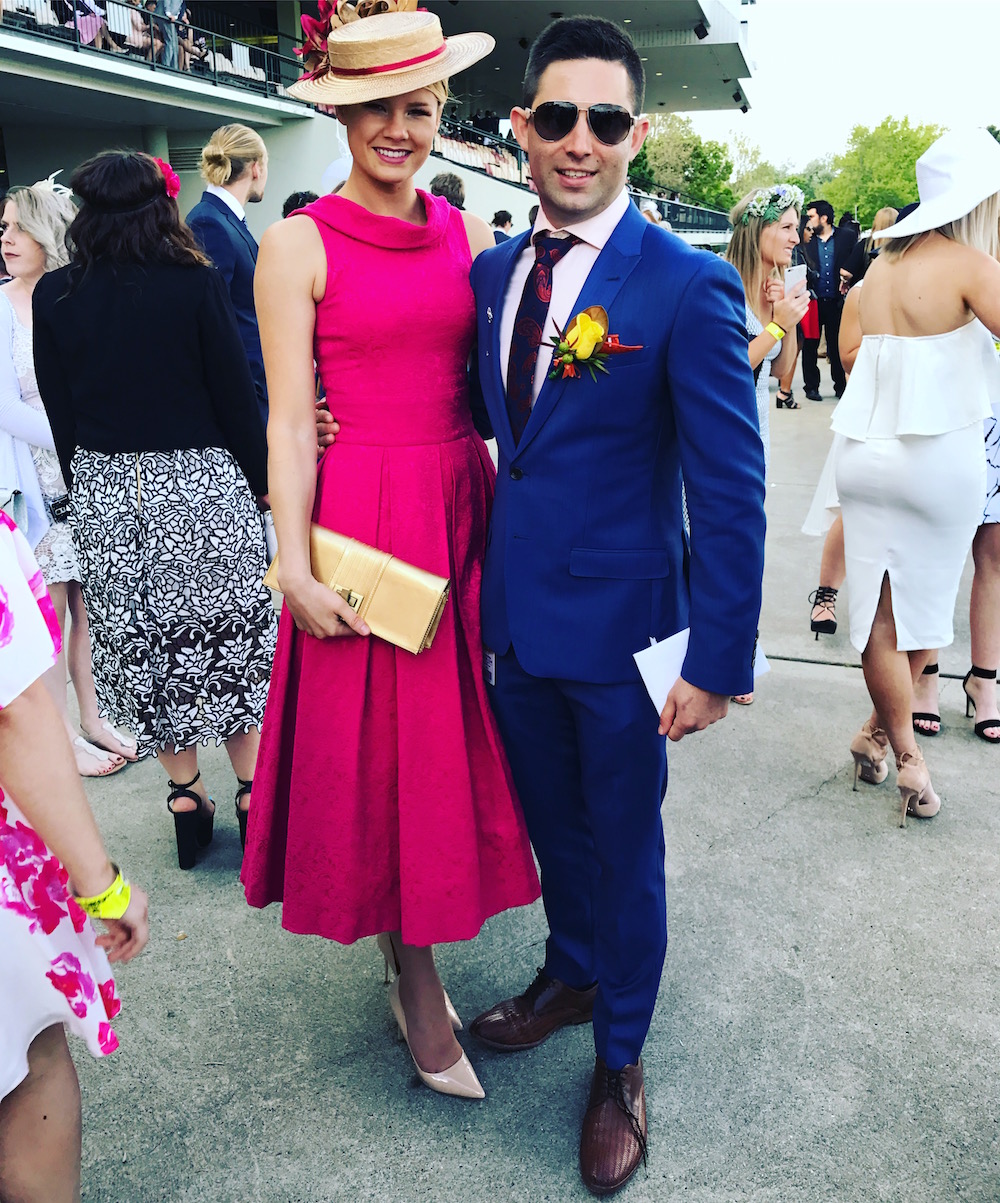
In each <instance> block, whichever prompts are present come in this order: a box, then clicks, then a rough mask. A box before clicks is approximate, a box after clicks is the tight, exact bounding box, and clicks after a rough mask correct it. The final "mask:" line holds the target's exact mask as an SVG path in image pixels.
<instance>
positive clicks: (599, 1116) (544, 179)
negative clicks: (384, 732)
mask: <svg viewBox="0 0 1000 1203" xmlns="http://www.w3.org/2000/svg"><path fill="white" fill-rule="evenodd" d="M644 84H645V80H644V75H643V68H642V63H641V61H640V58H639V55H638V54H637V52H636V50H635V48H634V46H633V45H632V43H631V41H630V40H629V38H628V35H627V34H626V33H625V32H624V30H622V29H621V28H619V27H618V26H617V25H614V24H613V23H611V22H610V21H606V20H602V19H599V18H594V17H571V18H565V19H561V20H557V21H555V22H553V24H551V25H550V26H548V28H547V29H545V30H544V31H543V32H542V33H541V34H540V35H539V37H538V38H537V39H536V41H535V43H534V45H533V46H532V48H531V51H530V54H529V58H528V67H527V72H526V74H525V79H524V88H523V107H521V108H516V109H514V111H513V112H512V113H511V125H512V128H513V131H514V134H515V136H516V137H517V139H518V141H519V143H520V144H521V146H522V147H523V148H524V149H525V150H526V151H527V153H528V158H529V162H530V165H531V176H532V179H533V180H534V181H535V184H536V186H537V188H538V196H539V202H540V206H541V208H540V211H539V214H538V218H537V221H536V222H535V226H534V229H533V231H530V232H526V233H524V234H521V235H518V236H515V237H513V238H511V239H509V240H508V241H506V242H503V243H501V244H500V245H499V246H497V247H495V248H493V249H491V250H487V251H484V252H483V253H482V254H481V255H479V257H478V258H477V259H476V260H475V263H474V264H473V268H472V285H473V289H474V291H475V296H476V316H477V328H478V344H479V354H478V369H479V378H480V381H481V386H482V391H483V400H484V402H485V406H486V410H487V413H488V416H489V420H490V423H491V425H492V429H493V431H494V432H495V434H496V439H497V448H498V453H499V471H498V478H497V491H496V500H495V504H494V508H493V516H492V521H491V528H490V532H489V536H488V541H487V542H488V545H487V550H486V560H485V564H484V568H483V583H482V614H483V640H484V643H485V645H486V649H487V651H486V653H485V673H486V679H487V684H488V691H489V695H490V700H491V702H492V704H493V707H494V711H495V713H496V715H497V720H498V723H499V726H500V731H501V734H502V736H503V740H504V745H505V747H506V750H507V754H508V757H509V759H510V765H511V769H512V771H513V774H514V780H515V782H516V784H517V789H518V793H519V795H520V798H521V801H522V804H523V806H524V813H525V817H526V819H527V823H528V830H529V833H530V835H531V840H532V844H533V845H534V849H535V852H536V854H537V856H538V861H539V864H540V865H541V870H542V894H543V900H544V903H545V913H546V918H547V920H548V925H549V937H548V940H547V942H546V949H545V963H544V966H543V968H542V969H541V970H540V972H539V974H538V976H537V977H536V978H535V980H534V982H533V983H532V984H531V985H530V986H529V987H528V989H527V990H526V991H525V992H524V993H523V994H519V995H517V996H515V997H513V998H509V999H506V1000H504V1001H503V1002H501V1003H499V1004H497V1005H496V1006H495V1007H493V1008H492V1009H490V1010H489V1011H487V1012H485V1013H484V1014H483V1015H480V1016H479V1017H478V1018H477V1019H476V1020H475V1022H474V1023H473V1025H472V1032H473V1033H474V1034H475V1035H476V1036H477V1037H478V1038H479V1039H481V1040H482V1041H484V1042H485V1043H486V1044H488V1045H489V1046H490V1047H492V1048H496V1049H500V1050H504V1051H517V1050H521V1049H529V1048H534V1047H535V1046H537V1045H538V1044H541V1043H542V1041H543V1040H545V1039H547V1038H548V1037H549V1036H550V1035H551V1034H552V1033H553V1032H554V1031H556V1029H558V1028H561V1027H563V1026H565V1025H567V1024H579V1023H587V1024H590V1023H592V1024H593V1032H594V1044H595V1051H596V1054H597V1059H596V1063H595V1068H594V1075H593V1080H592V1085H591V1092H590V1097H589V1101H588V1103H587V1109H586V1114H585V1117H584V1121H583V1130H582V1134H581V1139H580V1169H581V1174H582V1177H583V1180H584V1182H585V1183H586V1185H587V1186H588V1187H589V1188H590V1189H591V1190H592V1191H594V1192H595V1193H597V1194H606V1193H609V1192H610V1191H613V1190H616V1189H618V1187H620V1186H621V1185H623V1184H624V1182H625V1181H627V1180H628V1178H629V1177H630V1176H631V1174H632V1173H633V1172H634V1170H635V1169H636V1167H637V1166H638V1165H639V1164H640V1162H641V1161H643V1160H644V1158H645V1155H646V1109H645V1093H644V1084H643V1066H642V1062H641V1059H640V1053H641V1050H642V1046H643V1042H644V1041H645V1038H646V1034H647V1031H648V1029H649V1024H650V1020H651V1018H652V1015H653V1008H654V1006H655V1003H656V996H657V990H658V988H659V983H660V975H661V972H662V968H663V961H664V955H665V952H666V943H667V913H666V895H665V872H664V836H663V824H662V820H661V816H660V806H661V803H662V801H663V797H664V792H665V790H666V778H667V763H666V745H665V743H664V738H663V737H664V735H668V736H669V738H670V739H671V740H673V741H677V740H680V739H681V738H683V737H684V736H685V735H687V734H689V733H691V732H694V731H700V730H702V729H704V728H705V727H707V726H709V724H711V723H714V722H716V721H718V720H719V719H721V718H723V717H724V716H725V714H726V710H727V705H728V701H729V698H730V696H731V695H733V694H739V693H745V692H747V691H748V690H749V689H751V688H752V682H753V647H754V635H755V632H756V629H757V618H758V613H759V610H760V598H761V575H762V571H763V547H764V510H763V501H764V455H763V447H762V444H761V439H760V431H759V427H758V420H757V409H756V403H755V398H754V383H753V375H752V373H751V371H750V363H749V360H748V359H747V335H746V312H745V302H744V296H743V288H742V285H741V283H740V280H739V277H738V276H737V274H736V272H735V271H734V270H733V268H732V267H730V265H729V264H727V263H724V262H723V261H722V260H720V259H718V258H717V257H716V256H714V255H706V254H704V253H703V252H701V251H697V250H694V249H692V248H690V247H688V246H687V244H686V243H684V242H683V241H682V240H681V239H679V238H674V237H673V236H672V235H670V234H668V233H666V232H665V231H664V230H662V229H660V228H659V227H657V226H655V225H651V224H650V223H649V222H647V221H645V220H644V219H643V217H642V216H641V215H640V213H639V211H638V210H637V209H636V207H635V205H634V204H633V203H632V202H631V200H630V199H629V195H628V191H627V188H626V174H627V170H628V165H629V163H630V162H631V160H632V159H633V158H634V157H635V156H636V155H637V154H638V153H639V150H640V149H641V147H642V143H643V140H644V138H645V136H646V133H647V132H648V129H649V120H648V118H645V117H642V116H640V115H639V114H641V112H642V101H643V91H644ZM598 306H599V307H600V311H598V310H597V308H596V307H598ZM590 307H594V308H592V309H591V308H590ZM588 309H589V310H590V313H591V314H594V313H599V315H600V313H603V314H604V315H606V321H607V329H606V331H605V333H606V334H607V335H609V336H610V335H616V336H617V337H618V339H619V340H620V343H621V344H622V345H623V346H627V350H626V351H624V352H623V353H620V354H608V355H607V358H606V361H605V362H604V364H603V367H604V368H605V369H606V371H604V372H602V371H595V372H594V373H593V377H592V375H591V373H590V371H589V370H588V369H587V366H586V363H585V362H583V363H580V364H579V365H575V364H573V363H572V362H568V361H567V358H566V356H567V350H566V348H565V347H564V348H563V349H562V351H561V353H560V352H557V354H561V358H560V359H559V360H558V361H557V362H555V364H553V359H552V354H553V347H552V343H551V342H550V335H551V334H552V333H553V332H554V331H555V329H556V327H557V326H558V328H559V329H560V330H561V331H563V332H564V333H565V332H567V331H568V330H569V329H570V325H571V323H572V322H574V320H575V317H576V315H578V314H581V313H582V311H584V310H588ZM602 320H603V319H602ZM579 328H580V329H581V330H582V329H584V327H583V326H582V324H581V325H580V327H579ZM557 341H558V339H557ZM576 345H577V346H578V348H579V350H580V354H581V357H582V356H583V355H584V354H585V353H587V354H589V352H590V347H589V346H587V347H584V345H583V343H582V342H578V343H577V344H576ZM597 345H598V346H599V345H600V342H599V341H598V344H597ZM569 358H570V359H572V356H569ZM567 366H568V367H569V368H571V369H573V370H572V371H567V370H566V368H567ZM682 476H683V480H684V484H685V486H686V493H687V506H688V511H689V514H690V537H689V538H688V536H687V535H686V534H685V529H684V520H683V512H682V499H681V479H682ZM685 628H687V629H688V630H689V640H688V644H687V652H686V656H685V658H684V662H683V667H682V671H681V676H680V678H679V679H678V680H677V682H676V683H675V684H674V686H673V687H672V689H671V690H670V693H669V696H668V698H667V702H666V705H665V706H664V708H663V711H662V713H661V715H660V718H659V729H658V728H657V715H656V713H655V710H654V709H653V707H652V706H651V704H650V701H649V697H648V696H647V694H646V691H645V688H644V686H643V683H642V680H641V679H640V676H639V673H638V670H637V668H636V665H635V662H634V660H633V653H635V652H638V651H641V650H642V649H643V648H648V647H649V646H650V643H651V642H652V641H654V640H663V639H666V638H667V637H668V636H670V635H673V634H675V633H678V632H681V631H683V630H684V629H685ZM732 769H733V774H734V777H733V779H734V781H735V780H738V777H739V768H738V766H735V765H734V766H732ZM719 771H720V773H721V774H722V775H723V776H725V773H726V768H725V766H724V765H720V766H719Z"/></svg>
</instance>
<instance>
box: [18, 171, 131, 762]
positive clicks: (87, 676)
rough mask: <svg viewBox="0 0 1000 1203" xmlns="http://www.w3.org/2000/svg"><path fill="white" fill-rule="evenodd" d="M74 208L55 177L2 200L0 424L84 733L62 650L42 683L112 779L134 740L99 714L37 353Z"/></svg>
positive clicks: (77, 743) (79, 758) (82, 752)
mask: <svg viewBox="0 0 1000 1203" xmlns="http://www.w3.org/2000/svg"><path fill="white" fill-rule="evenodd" d="M75 215H76V210H75V208H74V207H73V203H72V201H71V200H70V191H69V189H68V188H63V187H61V186H60V185H58V184H53V182H52V180H51V179H48V180H44V181H42V182H41V183H38V184H32V185H31V187H28V188H23V187H15V188H11V190H10V191H9V192H8V193H7V196H6V198H5V199H4V201H3V202H2V203H0V251H2V253H3V256H4V262H5V263H6V264H7V270H8V271H9V272H10V274H11V276H12V277H13V279H12V280H11V281H10V283H8V284H5V285H4V286H3V287H2V288H0V432H3V434H5V435H6V436H9V437H11V438H12V439H13V440H14V443H15V445H16V446H17V447H18V448H19V450H20V452H22V454H20V455H19V456H18V463H19V465H20V466H21V470H22V475H21V479H19V481H18V482H17V483H18V484H19V485H20V487H21V489H22V490H23V491H24V492H26V493H27V494H28V495H29V496H31V495H38V494H40V497H39V498H38V499H39V501H40V502H41V503H42V504H43V505H44V509H45V523H44V524H45V525H46V526H47V529H46V530H45V533H44V534H43V536H42V537H41V539H40V540H39V541H38V542H37V543H35V546H34V554H35V558H36V559H37V560H38V563H39V565H40V566H41V569H42V574H43V576H44V577H45V584H46V586H47V587H48V589H49V591H50V593H51V595H52V600H53V604H54V605H55V608H56V615H57V616H58V619H59V624H60V626H61V627H62V628H63V629H64V630H65V629H66V619H67V612H68V615H69V618H70V621H71V626H70V629H69V636H68V638H67V641H66V644H67V652H68V659H69V673H70V676H71V678H72V680H73V687H74V689H75V691H76V697H77V703H78V705H79V708H80V723H81V727H82V729H83V735H80V734H78V733H77V732H76V731H75V730H74V729H73V726H72V724H71V723H70V719H69V713H68V710H67V705H66V657H65V655H64V654H61V655H60V657H59V660H58V662H57V663H56V664H55V666H54V667H53V669H52V670H51V672H49V673H48V674H47V675H46V679H45V683H46V685H47V687H48V689H49V692H50V693H51V694H52V699H53V701H54V702H55V703H56V706H57V708H58V709H59V712H60V714H61V715H62V718H63V722H64V724H65V726H66V731H67V733H68V735H69V737H70V739H71V740H72V741H73V753H74V755H75V757H76V764H77V768H78V769H79V771H80V774H81V776H83V777H107V776H109V775H110V774H111V773H117V772H118V771H119V770H120V769H123V768H124V767H125V762H126V760H135V757H136V748H135V741H134V740H132V739H130V738H129V737H127V736H126V735H125V734H124V733H123V732H119V731H116V730H115V728H114V727H112V725H111V724H110V723H109V722H108V721H107V720H106V719H102V718H101V716H100V713H99V711H98V706H97V693H96V690H95V687H94V677H93V673H92V671H91V655H90V636H89V632H88V627H87V612H86V610H85V609H84V604H83V594H82V592H81V589H80V566H79V564H78V562H77V556H76V550H75V548H74V546H73V536H72V534H71V532H70V528H69V523H68V522H67V517H68V506H69V498H68V494H67V490H66V483H65V481H64V480H63V476H62V471H61V470H60V467H59V459H58V457H57V456H56V449H55V443H54V442H53V439H52V431H51V429H50V427H49V421H48V418H47V417H46V415H45V410H44V408H43V407H42V399H41V397H40V395H39V392H38V386H37V384H36V381H35V365H34V362H33V355H32V318H31V300H32V295H33V293H34V289H35V285H36V284H37V283H38V281H39V280H40V279H41V278H42V276H43V275H44V274H45V273H46V272H47V271H51V270H53V269H54V268H56V267H61V266H62V265H63V264H64V263H67V262H68V260H69V252H68V251H67V249H66V241H65V240H66V231H67V230H68V229H69V225H70V222H71V221H72V220H73V218H74V216H75Z"/></svg>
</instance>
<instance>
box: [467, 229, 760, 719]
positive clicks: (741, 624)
mask: <svg viewBox="0 0 1000 1203" xmlns="http://www.w3.org/2000/svg"><path fill="white" fill-rule="evenodd" d="M529 234H530V232H528V233H524V234H521V235H519V236H517V237H515V238H512V239H511V240H510V241H508V242H505V243H503V244H501V245H500V246H497V247H495V248H493V249H490V250H487V251H484V252H483V253H482V254H481V255H479V256H478V258H477V259H476V261H475V263H474V265H473V268H472V284H473V287H474V289H475V294H476V314H477V330H478V346H479V352H478V354H479V363H478V368H479V377H480V383H481V388H482V391H483V399H484V401H485V405H486V409H487V412H488V414H489V417H490V420H491V423H492V427H493V430H494V432H495V433H496V437H497V445H498V448H499V475H498V479H497V492H496V501H495V503H494V509H493V516H492V521H491V528H490V534H489V541H488V546H487V551H486V561H485V565H484V573H483V586H482V613H483V639H484V642H485V644H486V646H487V647H489V648H491V649H492V650H494V651H496V652H498V653H500V654H504V653H506V652H507V651H508V650H509V649H510V647H511V646H513V648H514V650H515V653H516V655H517V657H518V660H519V661H520V663H521V665H522V666H523V667H524V669H525V670H526V671H527V672H529V673H531V674H532V675H535V676H540V677H553V678H562V679H566V680H573V681H585V682H594V683H597V684H601V683H611V682H622V681H631V680H636V679H637V669H636V667H635V663H634V661H633V660H632V654H633V652H637V651H639V650H640V649H641V648H643V647H647V646H648V645H649V640H650V637H653V638H656V639H662V638H664V637H666V636H668V635H671V634H673V633H675V632H676V631H679V630H682V629H683V628H684V627H686V626H690V628H691V638H690V643H689V647H688V653H687V659H686V661H685V665H684V670H683V675H684V679H685V680H686V681H688V682H689V683H690V684H692V685H695V686H698V687H699V688H701V689H706V690H709V691H711V692H713V693H721V694H727V695H728V694H737V693H745V692H748V691H749V690H750V689H751V688H752V687H753V671H752V654H753V645H754V636H755V633H756V628H757V620H758V615H759V611H760V600H761V577H762V573H763V563H764V529H765V522H764V508H763V503H764V452H763V445H762V443H761V438H760V430H759V424H758V419H757V407H756V402H755V398H754V383H753V375H752V373H751V371H750V361H749V358H748V356H747V335H746V314H745V305H744V295H743V288H742V285H741V283H740V279H739V276H738V275H737V273H736V272H735V270H734V269H733V268H732V267H731V266H730V265H729V264H727V263H725V262H723V261H722V260H721V259H719V258H717V257H716V256H715V255H711V254H708V253H707V252H705V251H696V250H693V249H692V248H690V247H688V246H687V245H686V244H685V243H684V242H683V241H681V239H679V238H677V237H675V236H674V235H673V234H670V233H668V232H667V231H665V230H661V229H659V228H658V227H657V226H654V225H652V224H651V223H650V222H647V221H646V220H645V218H643V217H642V216H641V215H640V214H639V211H638V209H636V208H635V206H634V205H630V206H629V208H628V211H627V212H626V214H625V215H624V216H623V217H622V219H621V221H620V222H619V224H618V226H617V227H616V229H615V231H614V233H613V234H612V236H611V238H610V240H609V241H608V243H607V245H606V246H605V248H604V250H603V251H602V252H601V254H600V256H599V257H598V259H597V262H596V263H595V265H594V267H593V269H592V271H591V273H590V275H589V276H588V278H587V281H586V283H585V284H584V286H583V289H582V291H581V293H580V295H579V297H578V299H577V300H576V302H575V303H574V305H573V308H572V311H571V312H572V313H573V314H576V313H578V312H579V311H580V310H581V309H584V308H586V307H587V306H590V305H603V306H604V308H605V309H606V310H607V312H608V315H609V321H610V332H611V333H613V334H617V335H618V336H619V338H620V340H621V342H622V343H627V344H636V343H641V344H642V350H641V351H634V352H631V353H628V354H624V355H621V356H616V357H612V358H610V359H609V360H608V361H607V367H608V374H607V375H606V376H605V375H599V376H598V379H597V380H596V381H595V380H592V379H591V378H590V376H589V374H588V373H586V372H585V373H584V374H583V375H582V376H581V377H580V378H578V379H568V380H556V381H553V380H546V381H545V384H544V385H543V387H542V390H541V392H540V394H539V396H538V400H537V402H536V404H535V406H534V409H533V410H532V413H531V417H530V418H529V420H528V424H527V426H526V428H525V431H524V433H523V435H522V436H521V441H520V443H519V444H518V445H517V446H516V447H515V445H514V440H513V436H512V434H511V427H510V421H509V418H508V416H507V410H506V400H505V382H504V375H505V369H506V365H505V364H502V363H501V361H500V339H499V335H500V314H501V311H502V308H503V303H504V294H505V292H506V289H507V284H508V281H509V279H510V275H511V271H512V269H513V265H514V263H515V261H516V259H517V257H518V256H519V255H520V253H521V251H522V250H523V249H524V248H525V246H526V245H527V242H528V238H529ZM511 303H512V304H516V300H515V299H513V298H512V299H511ZM682 477H683V480H684V484H685V488H686V493H687V504H688V510H689V513H690V521H691V536H690V546H688V541H687V540H686V538H685V534H684V528H683V519H682V503H681V480H682Z"/></svg>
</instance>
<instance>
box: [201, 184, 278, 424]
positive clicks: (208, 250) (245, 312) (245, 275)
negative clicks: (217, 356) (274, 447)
mask: <svg viewBox="0 0 1000 1203" xmlns="http://www.w3.org/2000/svg"><path fill="white" fill-rule="evenodd" d="M187 224H188V225H189V226H190V227H191V229H192V231H193V232H194V236H195V238H197V240H198V243H199V245H200V246H201V249H202V250H203V251H204V252H205V254H206V255H208V257H209V259H211V260H212V262H213V263H214V264H215V266H216V267H217V268H218V269H219V271H220V272H221V273H222V277H223V279H224V280H225V281H226V287H227V288H228V290H229V296H230V299H231V300H232V302H233V309H234V310H235V311H236V323H237V325H238V326H239V331H240V338H241V339H242V340H243V346H244V348H245V349H246V353H247V360H248V362H249V364H250V374H251V376H253V382H254V387H255V388H256V390H257V402H258V404H259V405H260V410H261V416H262V417H263V419H264V424H265V426H266V425H267V381H266V380H265V379H264V356H263V355H262V353H261V349H260V334H259V332H258V330H257V310H256V308H255V307H254V300H253V273H254V268H255V267H256V266H257V243H256V242H255V241H254V236H253V235H252V234H251V233H250V231H249V230H248V229H247V227H246V226H245V225H244V224H243V222H241V221H240V220H239V219H238V218H237V216H236V214H235V213H234V212H233V211H232V209H230V208H229V206H228V205H227V204H226V203H225V201H221V200H220V199H219V198H218V197H217V196H213V194H212V193H211V192H203V193H202V194H201V200H200V201H199V202H198V203H197V204H196V205H195V207H194V208H193V209H192V210H191V212H190V213H189V214H188V215H187Z"/></svg>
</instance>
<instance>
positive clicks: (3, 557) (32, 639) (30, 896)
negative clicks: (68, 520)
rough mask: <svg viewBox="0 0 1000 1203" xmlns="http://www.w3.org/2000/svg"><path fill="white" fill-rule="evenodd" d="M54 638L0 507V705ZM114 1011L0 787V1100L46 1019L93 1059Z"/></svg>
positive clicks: (41, 596) (51, 655) (92, 956)
mask: <svg viewBox="0 0 1000 1203" xmlns="http://www.w3.org/2000/svg"><path fill="white" fill-rule="evenodd" d="M60 643H61V636H60V633H59V624H58V623H57V621H56V616H55V611H54V610H53V608H52V602H51V600H50V599H49V595H48V594H47V593H46V591H45V584H44V582H43V581H42V574H41V571H40V569H39V567H38V564H37V563H36V561H35V558H34V556H33V555H32V554H31V549H30V548H29V546H28V544H27V541H26V540H25V539H24V537H23V536H22V534H21V532H20V531H19V530H18V529H17V527H16V526H15V525H14V523H13V522H12V521H11V520H10V518H8V517H7V515H6V514H5V513H3V512H2V511H0V708H2V707H4V706H7V705H9V704H10V703H11V702H12V701H13V700H14V699H15V698H16V697H17V696H18V694H20V693H22V692H23V691H24V690H25V689H27V687H28V686H29V685H31V684H32V682H34V681H36V680H37V679H38V677H40V676H41V675H42V673H43V672H45V670H46V669H47V668H49V667H50V666H51V665H52V664H53V663H54V662H55V659H56V656H57V654H58V651H59V646H60ZM2 777H3V765H2V763H0V779H2ZM120 1009H121V1004H120V1003H119V1001H118V998H117V996H116V994H115V983H114V980H113V978H112V976H111V967H110V965H109V964H108V959H107V957H106V956H105V955H104V952H103V950H102V949H100V948H98V947H97V944H96V933H95V932H94V929H93V927H92V926H91V923H90V920H89V919H88V918H87V916H86V915H85V914H84V913H83V911H81V910H80V908H79V907H78V906H77V904H76V903H75V902H74V901H73V898H72V896H71V895H70V892H69V880H68V876H67V873H66V870H65V869H64V868H63V867H62V865H61V864H60V863H59V861H58V860H57V859H56V858H55V857H54V856H53V855H52V853H51V852H50V851H49V849H48V848H47V847H46V845H45V843H44V842H43V840H42V839H41V837H40V836H39V835H38V834H37V833H36V832H35V831H33V830H32V828H31V827H30V826H29V825H28V823H27V822H26V821H25V819H24V816H23V815H22V814H21V812H20V811H19V810H18V809H17V807H16V806H15V805H14V803H13V801H12V800H11V799H10V797H8V796H6V795H5V794H4V791H3V789H2V788H0V1098H4V1097H5V1096H6V1095H8V1094H9V1093H10V1092H11V1091H12V1090H13V1089H14V1088H15V1087H16V1086H17V1085H18V1084H19V1083H20V1082H22V1081H23V1080H24V1078H25V1077H26V1076H27V1073H28V1055H27V1054H28V1046H29V1045H30V1044H31V1042H32V1040H34V1038H35V1037H36V1036H37V1035H38V1034H39V1033H40V1032H42V1031H44V1030H45V1028H47V1027H51V1026H52V1025H53V1024H57V1023H66V1024H68V1025H69V1028H70V1031H72V1032H75V1033H76V1034H77V1035H78V1036H82V1037H83V1039H84V1040H86V1042H87V1045H88V1047H89V1048H90V1051H91V1052H92V1053H93V1054H94V1055H95V1056H103V1055H106V1054H107V1053H113V1052H114V1051H115V1049H116V1048H117V1047H118V1039H117V1037H116V1036H115V1034H114V1032H113V1031H112V1030H111V1023H110V1021H111V1020H112V1019H113V1018H114V1017H115V1016H116V1015H117V1014H118V1012H119V1010H120Z"/></svg>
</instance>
